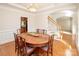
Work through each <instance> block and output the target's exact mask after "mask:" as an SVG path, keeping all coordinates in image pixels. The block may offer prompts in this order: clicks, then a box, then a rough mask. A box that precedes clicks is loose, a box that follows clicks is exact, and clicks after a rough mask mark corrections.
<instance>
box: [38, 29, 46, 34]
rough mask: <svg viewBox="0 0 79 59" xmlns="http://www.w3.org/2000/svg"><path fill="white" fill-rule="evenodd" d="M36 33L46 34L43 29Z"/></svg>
mask: <svg viewBox="0 0 79 59" xmlns="http://www.w3.org/2000/svg"><path fill="white" fill-rule="evenodd" d="M36 32H37V33H40V34H47V30H45V29H37V31H36Z"/></svg>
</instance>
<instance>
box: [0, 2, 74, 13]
mask: <svg viewBox="0 0 79 59" xmlns="http://www.w3.org/2000/svg"><path fill="white" fill-rule="evenodd" d="M31 4H35V7H36V9H37V10H36V12H40V11H44V10H47V9H50V8H55V7H58V6H64V5H70V4H73V3H3V5H10V6H13V7H17V8H19V9H22V10H26V11H28V12H30V11H29V10H28V7H29V6H30V5H31ZM0 5H1V4H0Z"/></svg>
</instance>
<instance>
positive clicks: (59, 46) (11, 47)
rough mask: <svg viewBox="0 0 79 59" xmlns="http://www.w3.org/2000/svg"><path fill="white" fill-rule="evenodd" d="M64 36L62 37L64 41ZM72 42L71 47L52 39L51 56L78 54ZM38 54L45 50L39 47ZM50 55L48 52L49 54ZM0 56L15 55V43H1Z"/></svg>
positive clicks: (44, 53)
mask: <svg viewBox="0 0 79 59" xmlns="http://www.w3.org/2000/svg"><path fill="white" fill-rule="evenodd" d="M65 39H66V37H64V38H63V40H64V42H66V41H65ZM66 43H67V42H66ZM74 46H75V45H74V43H73V45H72V46H71V49H70V48H69V46H68V45H67V44H64V43H63V42H62V41H58V40H54V41H53V47H52V48H53V56H65V55H72V56H78V51H77V49H76V47H74ZM39 55H40V56H46V52H45V51H42V50H41V49H40V53H39ZM49 55H50V54H49ZM0 56H16V53H15V43H14V42H9V43H6V44H3V45H0Z"/></svg>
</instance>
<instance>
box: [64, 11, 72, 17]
mask: <svg viewBox="0 0 79 59" xmlns="http://www.w3.org/2000/svg"><path fill="white" fill-rule="evenodd" d="M64 13H65V16H68V17H71V16H72V15H73V11H71V10H65V11H64Z"/></svg>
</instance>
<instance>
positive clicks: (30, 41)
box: [19, 32, 50, 56]
mask: <svg viewBox="0 0 79 59" xmlns="http://www.w3.org/2000/svg"><path fill="white" fill-rule="evenodd" d="M19 36H20V37H22V38H23V39H25V42H26V44H27V46H29V47H33V48H35V52H36V55H38V56H39V53H40V50H39V49H40V48H42V47H44V46H47V45H48V43H49V41H50V40H49V38H50V36H49V35H48V34H40V33H34V32H29V33H21V34H19Z"/></svg>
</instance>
